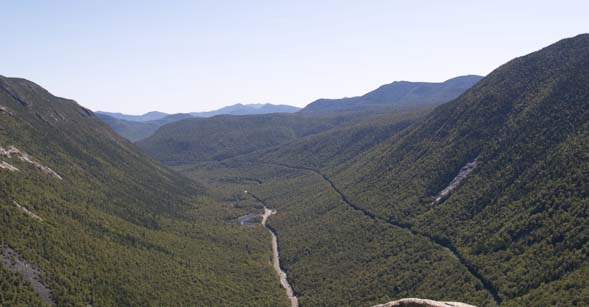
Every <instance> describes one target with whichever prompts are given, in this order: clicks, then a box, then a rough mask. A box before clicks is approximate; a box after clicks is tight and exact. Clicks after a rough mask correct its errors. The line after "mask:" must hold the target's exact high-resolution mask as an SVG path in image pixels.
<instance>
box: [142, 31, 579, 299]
mask: <svg viewBox="0 0 589 307" xmlns="http://www.w3.org/2000/svg"><path fill="white" fill-rule="evenodd" d="M587 76H589V35H586V34H585V35H580V36H577V37H574V38H570V39H565V40H562V41H560V42H558V43H556V44H554V45H551V46H549V47H546V48H544V49H542V50H540V51H538V52H534V53H532V54H529V55H526V56H523V57H519V58H516V59H514V60H512V61H510V62H508V63H506V64H504V65H502V66H501V67H499V68H497V69H496V70H495V71H493V72H492V73H491V74H489V75H488V76H486V77H485V78H483V79H482V80H480V81H478V82H476V84H474V85H473V86H472V87H471V88H470V89H467V90H465V91H464V93H463V94H462V95H459V97H457V98H456V99H453V100H451V101H449V102H446V103H432V104H433V105H428V104H425V102H430V103H431V100H427V99H424V100H423V101H424V104H425V105H422V106H424V108H422V109H412V108H409V109H408V110H413V112H410V113H404V112H408V111H407V109H405V110H396V109H394V108H393V109H392V110H390V112H389V113H387V112H386V111H384V110H381V111H380V112H373V109H372V108H370V107H369V110H361V111H360V110H358V109H355V111H354V110H349V106H350V105H352V106H353V105H354V103H351V104H350V100H352V101H355V100H356V99H360V98H351V99H350V98H348V99H343V100H342V101H341V102H342V103H343V106H342V108H339V107H333V108H332V107H331V105H334V106H338V102H337V101H335V102H329V103H326V104H325V108H326V110H325V112H323V111H322V110H321V111H320V112H319V110H318V112H316V113H315V114H322V115H323V116H327V117H323V120H325V118H330V117H329V114H332V115H333V114H338V115H340V116H341V114H349V113H362V114H364V115H363V116H359V117H353V118H354V119H353V120H349V121H336V122H337V123H338V124H335V125H330V126H329V127H325V129H318V130H314V131H313V132H312V133H301V134H298V135H297V134H294V137H293V136H292V135H293V134H291V137H287V136H286V135H285V136H281V137H278V138H280V139H282V141H275V140H274V141H272V142H270V143H266V142H265V141H267V140H271V139H270V136H276V135H271V134H269V133H261V132H260V133H256V134H253V135H246V133H247V132H240V131H243V130H240V129H230V130H229V131H226V132H224V133H223V136H226V135H232V137H231V139H225V138H223V136H219V139H218V142H217V143H216V145H214V146H220V148H215V149H214V150H211V151H210V152H209V153H207V151H206V150H205V149H206V148H208V149H210V148H211V147H210V146H211V145H207V146H208V147H203V145H199V143H198V140H199V138H200V137H201V136H199V134H198V132H195V131H199V129H194V127H195V125H196V123H197V122H196V121H194V120H187V121H183V122H181V125H180V123H174V124H171V125H169V126H166V127H163V128H162V129H160V130H159V131H158V132H156V134H155V135H154V136H152V137H150V138H148V139H146V140H143V141H142V142H139V143H138V145H139V146H140V147H141V148H143V149H144V150H145V151H146V152H147V153H149V154H150V155H152V156H154V157H156V158H157V159H159V160H160V161H163V162H166V163H171V165H174V168H175V169H177V170H178V171H180V172H182V173H184V174H186V175H187V176H189V177H191V178H193V179H195V180H196V181H198V182H203V183H204V184H205V185H206V186H216V187H217V189H219V191H218V193H219V194H220V195H225V194H224V193H226V192H224V190H232V189H233V190H247V191H248V192H250V193H253V194H255V195H256V198H257V199H259V200H260V201H261V202H262V203H263V204H264V205H265V206H268V207H272V208H275V209H276V210H277V211H278V212H280V217H278V216H277V217H276V218H274V219H273V220H271V221H270V227H272V228H273V229H275V231H276V233H277V234H278V238H279V240H282V241H281V242H282V243H281V257H283V259H284V264H283V265H284V268H285V271H286V272H287V274H288V276H289V279H290V281H291V284H292V287H293V289H294V291H295V292H296V293H297V296H298V299H299V302H300V303H301V304H302V305H308V306H336V305H337V306H358V305H367V304H376V303H379V302H385V301H387V300H394V299H398V298H402V297H414V296H421V297H428V298H432V299H438V300H449V299H451V300H459V301H462V302H465V303H469V304H474V305H478V306H495V305H501V306H547V305H555V304H559V305H560V304H562V305H567V306H574V305H584V303H583V302H586V301H587V299H588V298H589V297H588V296H587V293H586V291H584V290H583V289H586V288H587V286H588V284H587V279H586V278H584V276H586V275H587V274H588V272H589V271H588V270H589V259H588V258H587V255H589V240H588V239H589V235H588V234H589V232H588V231H589V228H588V227H587V225H589V221H588V220H587V219H588V216H587V208H588V203H587V195H588V194H587V193H588V191H589V190H588V189H589V183H588V182H587V181H586V178H588V177H587V176H586V174H587V173H588V170H589V169H588V168H587V165H589V157H588V156H587V155H586V154H585V153H586V152H588V151H589V147H588V146H589V145H588V144H589V142H588V140H589V138H588V135H589V127H588V126H587V122H589V113H588V110H589V107H588V103H589V87H588V84H589V80H588V79H587ZM395 84H399V85H403V87H405V86H406V85H404V84H403V83H393V85H395ZM385 88H386V87H385ZM407 92H408V93H410V92H411V91H406V93H407ZM400 96H401V97H405V96H404V95H400ZM361 97H362V96H361ZM376 97H378V96H376ZM407 97H414V95H409V96H407ZM319 102H321V100H320V101H319ZM322 105H324V103H319V104H316V107H319V106H322ZM358 105H360V106H361V105H362V103H359V104H358ZM368 105H369V104H368ZM311 106H313V104H311V105H310V106H308V107H307V108H305V109H303V111H301V112H300V113H299V114H295V115H293V116H301V119H302V118H311V119H312V118H313V115H312V114H313V108H315V107H313V108H311ZM327 106H329V109H327V108H328V107H327ZM427 106H430V107H429V108H428V107H427ZM353 108H356V106H353ZM360 109H362V108H361V107H360ZM330 110H332V111H330ZM333 110H337V111H333ZM367 112H368V113H369V114H370V113H372V114H373V115H366V113H367ZM306 113H308V114H309V115H308V117H304V114H306ZM376 113H378V114H377V115H376ZM325 114H328V115H325ZM407 114H410V115H411V116H407ZM248 120H249V121H256V119H255V117H254V118H248ZM280 122H284V123H285V124H284V125H281V127H291V126H290V125H289V124H288V123H286V120H284V119H283V120H280ZM259 123H260V126H258V127H257V128H256V129H258V130H260V129H262V130H263V129H264V127H270V126H271V125H272V120H271V119H268V118H266V119H264V121H259ZM199 125H203V123H199ZM234 125H235V127H241V126H240V125H239V124H234ZM172 127H174V130H171V129H172ZM305 127H309V124H305ZM244 130H246V131H247V130H248V129H244ZM295 131H296V130H295ZM243 136H246V137H245V139H246V140H247V142H244V143H243V145H242V144H240V142H239V141H238V140H241V139H242V137H243ZM236 140H237V141H236ZM226 141H229V142H226ZM203 143H204V142H203ZM209 143H210V142H209ZM252 143H253V144H259V145H261V146H255V147H257V149H252V148H250V147H249V144H252ZM227 144H231V145H232V146H234V147H228V146H227ZM220 152H223V154H222V155H220V156H216V155H215V153H220ZM409 242H411V243H409ZM407 254H410V255H411V259H406V258H404V257H405V256H406V255H407ZM389 268H390V270H389ZM434 276H435V277H434ZM409 281H411V282H409ZM359 285H361V286H359ZM557 302H558V303H557Z"/></svg>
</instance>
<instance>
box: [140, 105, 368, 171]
mask: <svg viewBox="0 0 589 307" xmlns="http://www.w3.org/2000/svg"><path fill="white" fill-rule="evenodd" d="M368 116H369V117H372V116H374V115H373V114H365V113H353V114H345V113H342V114H333V115H331V114H330V115H327V116H306V115H302V114H298V113H297V114H264V115H249V116H230V115H220V116H215V117H212V118H194V119H187V120H182V121H179V122H175V123H170V124H168V125H165V126H163V127H161V128H160V129H159V130H158V131H157V132H156V133H155V134H154V135H152V136H151V137H149V138H146V139H144V140H141V141H139V142H137V145H138V146H139V147H140V148H142V149H143V150H144V151H145V152H147V153H148V154H150V155H151V156H152V157H154V158H156V159H158V160H160V161H163V162H165V163H170V164H178V163H180V164H181V163H192V162H197V161H208V160H222V159H227V158H231V157H236V156H239V155H242V154H247V153H251V152H253V151H256V150H259V149H262V148H270V147H273V146H276V145H279V144H284V143H286V142H289V141H292V140H294V139H297V138H299V137H302V136H306V135H312V134H316V133H319V132H322V131H327V130H329V129H332V128H334V127H338V126H341V125H343V124H346V123H350V122H353V121H357V120H360V119H361V118H366V117H368Z"/></svg>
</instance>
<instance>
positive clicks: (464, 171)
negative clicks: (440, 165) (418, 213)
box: [433, 157, 479, 205]
mask: <svg viewBox="0 0 589 307" xmlns="http://www.w3.org/2000/svg"><path fill="white" fill-rule="evenodd" d="M478 164H479V158H478V157H477V158H476V159H474V160H473V161H472V162H469V163H467V164H466V165H465V166H463V167H462V168H461V169H460V172H458V175H456V177H454V179H453V180H452V182H450V184H449V185H448V186H447V187H446V188H445V189H443V190H442V192H440V194H438V196H437V197H436V199H435V200H434V202H433V204H434V205H435V204H437V203H439V202H441V201H442V200H444V199H446V198H447V197H448V196H449V195H450V193H452V191H454V190H456V188H458V187H459V186H460V183H461V182H462V181H463V180H464V179H465V178H466V177H468V175H470V173H472V171H474V170H475V168H476V167H477V166H478Z"/></svg>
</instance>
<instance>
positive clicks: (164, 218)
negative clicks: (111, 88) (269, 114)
mask: <svg viewBox="0 0 589 307" xmlns="http://www.w3.org/2000/svg"><path fill="white" fill-rule="evenodd" d="M204 193H205V191H204V189H203V188H201V187H199V186H197V185H196V184H194V183H192V182H190V181H189V180H187V179H184V178H183V177H182V176H179V175H178V174H176V173H174V172H172V171H170V170H168V169H166V168H164V167H162V166H160V165H159V164H158V163H157V162H155V161H153V160H152V159H150V158H148V157H147V156H145V155H144V154H142V153H140V152H138V151H137V150H136V149H135V148H134V146H133V145H132V144H131V143H129V142H127V141H125V140H123V139H122V138H120V137H118V136H117V135H116V134H115V133H114V132H112V131H111V130H110V129H108V128H107V127H106V126H105V125H104V124H103V123H101V122H100V121H99V120H97V119H96V117H95V116H94V114H93V113H92V112H90V111H89V110H87V109H85V108H83V107H80V106H79V105H78V104H76V103H75V102H74V101H72V100H67V99H62V98H58V97H55V96H53V95H51V94H50V93H49V92H47V91H46V90H44V89H43V88H41V87H40V86H38V85H36V84H34V83H32V82H29V81H26V80H23V79H15V78H5V77H0V219H1V220H2V222H1V223H0V289H1V291H0V304H2V305H9V306H14V305H28V306H38V305H52V304H57V305H60V306H86V305H93V306H146V305H172V306H179V305H187V306H199V305H201V306H214V305H217V306H222V305H229V304H232V303H234V302H235V301H241V302H242V304H244V305H251V306H260V305H271V306H274V305H277V306H284V305H286V304H287V299H286V296H285V295H284V292H283V291H282V290H281V289H280V286H279V284H278V281H277V278H276V276H275V275H274V272H273V271H272V267H271V266H270V265H269V263H268V261H267V259H269V258H270V257H271V251H270V241H269V236H268V234H267V232H266V231H265V230H264V229H263V228H261V227H251V228H244V227H240V226H239V225H232V224H228V223H226V222H225V220H226V219H231V218H234V217H236V216H238V215H240V214H243V212H242V210H239V209H231V208H228V207H225V206H221V205H219V204H218V203H216V202H215V200H213V199H211V198H209V197H208V196H206V195H205V194H204ZM260 289H264V290H263V291H260Z"/></svg>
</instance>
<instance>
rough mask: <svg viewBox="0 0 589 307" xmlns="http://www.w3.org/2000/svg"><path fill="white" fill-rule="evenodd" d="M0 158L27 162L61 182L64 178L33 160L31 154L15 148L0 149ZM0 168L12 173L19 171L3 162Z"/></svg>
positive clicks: (0, 163)
mask: <svg viewBox="0 0 589 307" xmlns="http://www.w3.org/2000/svg"><path fill="white" fill-rule="evenodd" d="M0 157H4V158H8V159H13V158H16V159H19V160H20V161H22V162H26V163H29V164H32V165H33V166H35V167H36V168H37V169H39V170H40V171H42V172H43V173H45V174H47V175H49V176H51V177H54V178H57V179H59V180H62V179H63V178H61V176H60V175H59V174H58V173H57V172H55V171H54V170H52V169H51V168H49V167H47V166H44V165H42V164H41V163H39V162H37V161H35V160H33V157H31V156H30V155H29V154H27V153H26V152H23V151H21V150H20V149H18V148H16V147H14V146H8V148H3V147H0ZM0 165H1V166H0V168H3V169H8V170H10V171H18V169H17V168H16V167H14V166H12V165H10V164H9V163H8V162H5V161H1V162H0Z"/></svg>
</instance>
